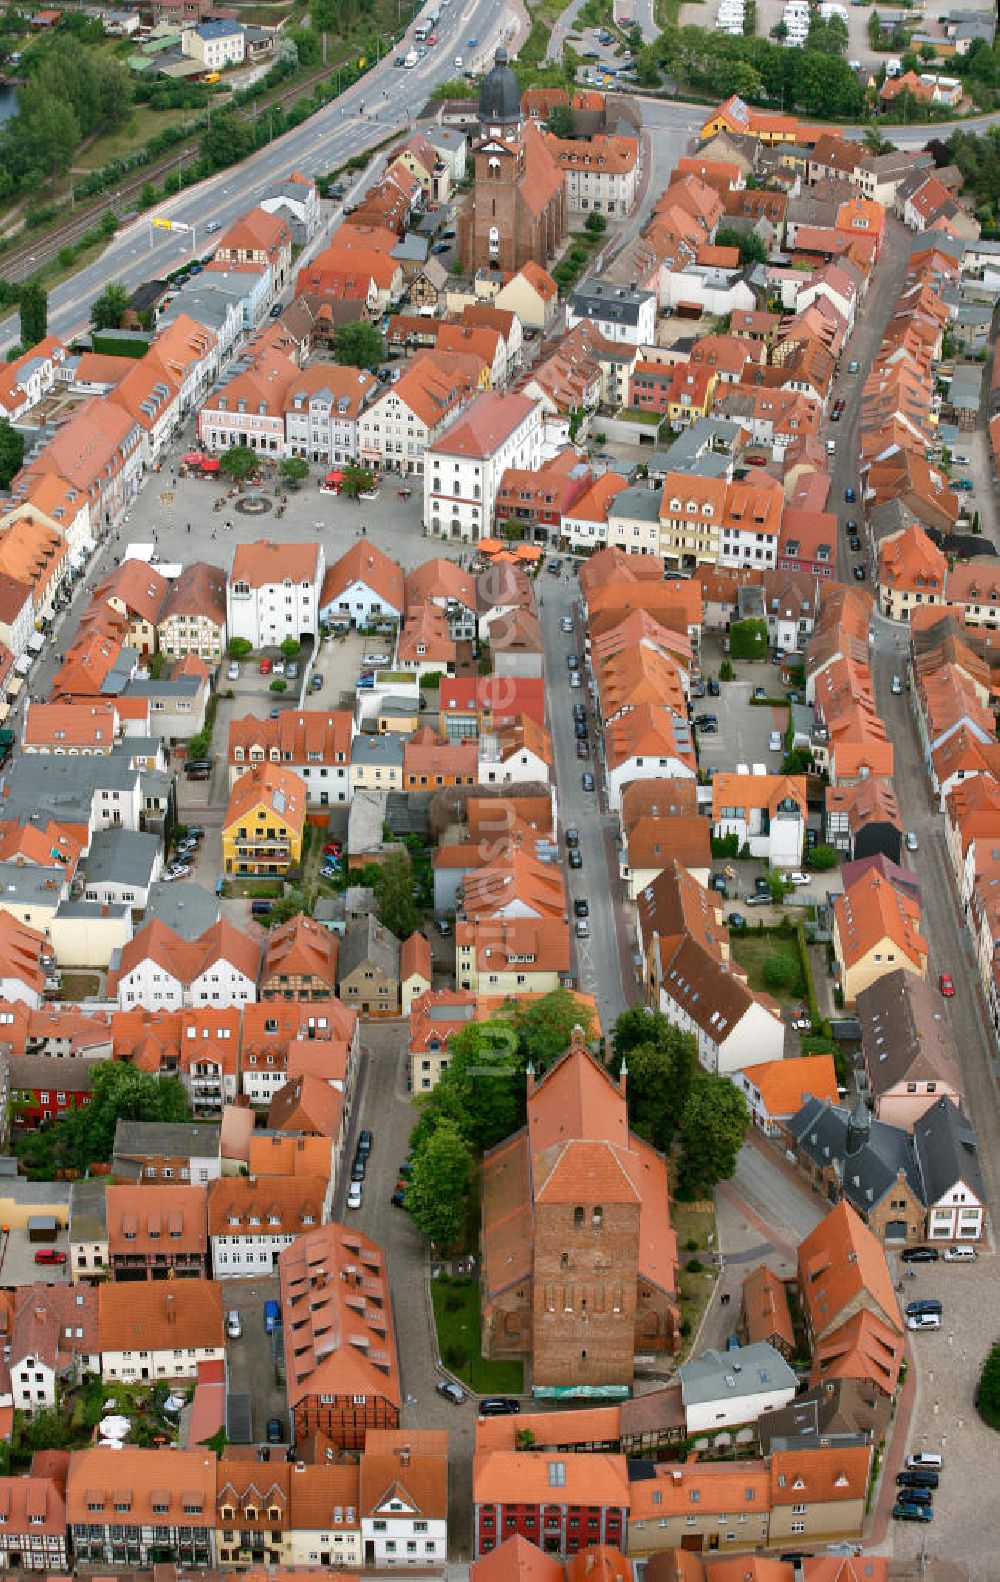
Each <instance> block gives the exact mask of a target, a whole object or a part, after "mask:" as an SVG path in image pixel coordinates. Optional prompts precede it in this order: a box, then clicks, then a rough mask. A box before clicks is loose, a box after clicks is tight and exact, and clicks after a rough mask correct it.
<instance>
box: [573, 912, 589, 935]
mask: <svg viewBox="0 0 1000 1582" xmlns="http://www.w3.org/2000/svg"><path fill="white" fill-rule="evenodd" d="M576 937H577V939H589V938H590V924H589V923H588V922H587V919H586V918H585V917H578V918H577V920H576Z"/></svg>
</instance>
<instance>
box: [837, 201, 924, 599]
mask: <svg viewBox="0 0 1000 1582" xmlns="http://www.w3.org/2000/svg"><path fill="white" fill-rule="evenodd" d="M910 242H911V238H910V234H909V232H908V231H906V230H905V229H904V227H903V226H902V225H901V224H900V223H899V221H898V220H894V219H891V218H890V220H889V223H888V229H887V231H886V242H885V248H884V250H883V253H882V257H881V258H880V259H879V262H878V267H877V268H876V270H875V278H874V280H873V282H872V284H871V285H870V286H869V288H868V294H867V296H866V297H865V300H864V302H863V303H862V304H861V306H860V308H859V310H858V315H857V318H856V319H855V327H854V333H853V335H852V336H851V337H850V339H849V340H848V342H847V344H846V346H845V347H844V350H843V352H842V353H841V357H840V373H839V374H838V376H837V379H836V381H835V382H834V386H833V390H832V393H831V401H830V406H831V410H832V407H833V402H834V401H835V400H838V399H839V400H842V401H843V402H844V414H843V417H842V418H841V419H840V422H839V423H832V422H831V421H830V419H829V417H828V418H827V419H826V421H825V422H824V423H823V424H822V425H821V427H820V435H819V437H820V439H821V440H822V441H823V443H824V444H825V443H826V441H827V440H831V439H832V440H834V441H835V443H836V446H837V449H836V452H835V454H834V455H833V456H831V457H830V458H829V468H830V503H829V506H828V507H827V509H828V510H830V511H832V512H833V514H834V515H835V516H836V517H837V519H838V522H839V528H838V533H837V576H838V578H839V579H840V581H841V582H847V583H851V582H853V580H854V571H853V565H854V563H855V562H856V561H857V562H860V563H863V564H864V566H865V576H866V579H867V586H868V587H869V588H871V587H872V579H873V577H874V570H875V546H874V545H873V544H869V545H868V546H867V551H866V553H865V554H864V555H861V556H856V555H854V554H853V553H852V552H851V551H850V550H849V549H848V547H847V534H846V531H845V529H844V523H845V522H847V521H849V520H853V521H855V522H860V523H862V526H863V513H862V505H861V500H860V474H859V469H858V453H859V443H860V412H861V391H862V389H863V388H864V383H865V380H866V378H867V377H868V373H869V371H870V369H871V365H872V362H873V360H874V358H875V355H876V353H877V352H878V349H879V346H880V344H881V341H882V336H883V335H884V334H885V327H886V324H887V323H888V322H889V316H890V314H891V312H892V309H893V307H894V306H895V303H896V298H897V297H898V296H899V292H900V289H901V287H902V284H903V277H904V275H905V274H906V267H907V264H908V263H909V261H910ZM852 361H857V362H858V363H859V364H860V367H859V368H858V371H857V373H853V374H852V373H848V371H847V367H848V364H849V363H850V362H852ZM848 487H850V488H853V489H854V490H856V491H857V492H858V495H859V498H858V500H857V502H856V504H854V505H848V504H847V502H846V501H845V499H844V490H845V489H847V488H848ZM862 543H864V540H862Z"/></svg>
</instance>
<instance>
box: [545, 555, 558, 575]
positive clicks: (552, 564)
mask: <svg viewBox="0 0 1000 1582" xmlns="http://www.w3.org/2000/svg"><path fill="white" fill-rule="evenodd" d="M545 569H546V571H547V572H548V574H549V576H550V577H558V575H559V573H560V572H561V571H562V561H561V560H560V559H559V558H558V556H557V557H556V559H555V560H550V561H549V562H548V563H547V565H546V567H545Z"/></svg>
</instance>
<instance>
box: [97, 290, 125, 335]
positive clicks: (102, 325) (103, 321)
mask: <svg viewBox="0 0 1000 1582" xmlns="http://www.w3.org/2000/svg"><path fill="white" fill-rule="evenodd" d="M127 311H128V292H127V291H126V289H125V287H124V286H123V285H120V284H119V283H118V281H116V280H114V281H112V282H111V284H110V285H107V286H105V288H104V290H103V291H102V292H101V294H100V296H99V297H95V298H94V300H93V302H92V303H91V304H90V323H91V327H92V328H93V329H95V330H120V329H121V327H122V320H123V319H124V317H125V314H126V312H127Z"/></svg>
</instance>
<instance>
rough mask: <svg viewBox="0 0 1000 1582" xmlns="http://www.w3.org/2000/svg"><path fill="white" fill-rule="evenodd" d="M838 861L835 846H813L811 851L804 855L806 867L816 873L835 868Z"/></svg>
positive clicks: (838, 855)
mask: <svg viewBox="0 0 1000 1582" xmlns="http://www.w3.org/2000/svg"><path fill="white" fill-rule="evenodd" d="M839 861H840V853H839V851H838V850H837V848H836V846H814V847H813V848H812V851H808V852H807V853H806V867H807V868H814V869H815V870H816V872H817V873H825V872H826V871H827V869H829V868H836V866H837V863H838V862H839Z"/></svg>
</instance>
